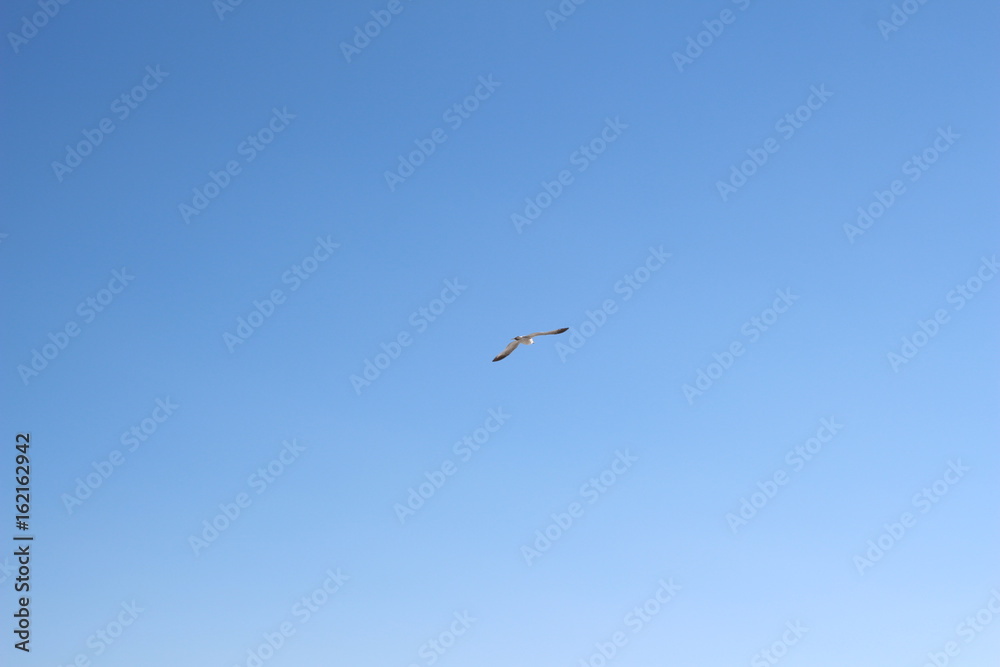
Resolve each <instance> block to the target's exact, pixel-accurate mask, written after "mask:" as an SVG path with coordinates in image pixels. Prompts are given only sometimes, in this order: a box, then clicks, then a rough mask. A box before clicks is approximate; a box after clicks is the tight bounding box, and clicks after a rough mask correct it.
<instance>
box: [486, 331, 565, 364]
mask: <svg viewBox="0 0 1000 667" xmlns="http://www.w3.org/2000/svg"><path fill="white" fill-rule="evenodd" d="M564 331H569V327H563V328H562V329H556V330H555V331H539V332H538V333H533V334H528V335H527V336H515V337H514V338H511V339H510V340H511V342H510V343H508V344H507V347H506V348H504V351H503V352H501V353H500V354H498V355H497V356H496V357H495V358H494V359H493V361H500V360H501V359H503V358H504V357H506V356H507V355H508V354H510V353H511V352H513V351H514V348H516V347H517V346H518V345H533V344H534V342H535V341H533V340H532V338H534V337H535V336H551V335H552V334H561V333H563V332H564Z"/></svg>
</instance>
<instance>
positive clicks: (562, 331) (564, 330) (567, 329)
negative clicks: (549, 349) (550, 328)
mask: <svg viewBox="0 0 1000 667" xmlns="http://www.w3.org/2000/svg"><path fill="white" fill-rule="evenodd" d="M567 331H569V327H563V328H562V329H559V330H558V331H556V333H565V332H567Z"/></svg>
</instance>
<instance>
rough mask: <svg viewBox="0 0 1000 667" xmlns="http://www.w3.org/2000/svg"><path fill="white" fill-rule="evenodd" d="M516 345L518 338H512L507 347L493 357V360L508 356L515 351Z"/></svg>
mask: <svg viewBox="0 0 1000 667" xmlns="http://www.w3.org/2000/svg"><path fill="white" fill-rule="evenodd" d="M515 347H517V341H516V340H512V341H511V342H510V343H509V344H508V345H507V347H506V348H504V351H503V352H501V353H500V354H498V355H497V356H495V357H493V361H500V360H501V359H503V358H504V357H506V356H507V355H508V354H510V353H511V352H513V351H514V348H515Z"/></svg>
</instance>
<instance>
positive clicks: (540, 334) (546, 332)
mask: <svg viewBox="0 0 1000 667" xmlns="http://www.w3.org/2000/svg"><path fill="white" fill-rule="evenodd" d="M566 331H569V327H563V328H562V329H556V330H555V331H539V332H538V333H533V334H528V338H534V337H535V336H550V335H552V334H561V333H564V332H566Z"/></svg>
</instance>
